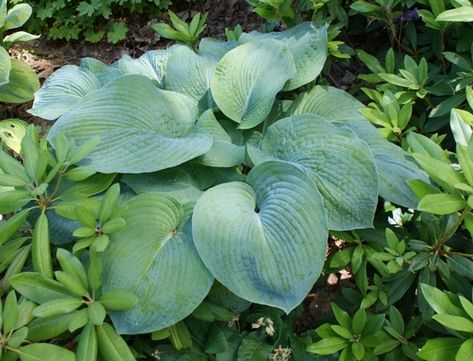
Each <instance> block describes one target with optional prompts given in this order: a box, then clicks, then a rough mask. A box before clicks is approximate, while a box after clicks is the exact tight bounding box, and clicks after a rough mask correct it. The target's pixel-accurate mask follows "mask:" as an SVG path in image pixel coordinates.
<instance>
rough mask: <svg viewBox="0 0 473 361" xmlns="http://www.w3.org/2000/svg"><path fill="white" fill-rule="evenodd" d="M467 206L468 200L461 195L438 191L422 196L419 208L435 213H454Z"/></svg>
mask: <svg viewBox="0 0 473 361" xmlns="http://www.w3.org/2000/svg"><path fill="white" fill-rule="evenodd" d="M466 207H467V203H466V201H465V200H464V199H463V198H462V197H461V196H459V195H456V194H447V193H437V194H427V195H426V196H425V197H424V198H422V199H421V201H420V203H419V206H418V209H419V210H421V211H424V212H429V213H433V214H452V213H455V212H458V211H460V210H462V209H464V208H466Z"/></svg>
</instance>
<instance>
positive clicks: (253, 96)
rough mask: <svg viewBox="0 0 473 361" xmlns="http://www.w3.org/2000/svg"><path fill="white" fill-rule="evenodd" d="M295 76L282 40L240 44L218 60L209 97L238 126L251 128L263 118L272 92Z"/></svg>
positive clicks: (271, 104)
mask: <svg viewBox="0 0 473 361" xmlns="http://www.w3.org/2000/svg"><path fill="white" fill-rule="evenodd" d="M295 75H296V68H295V64H294V58H293V56H292V55H291V53H290V52H289V51H288V50H287V48H286V47H285V46H284V44H283V43H282V42H280V41H277V40H273V39H267V40H264V41H256V42H251V43H247V44H243V45H241V46H238V47H237V48H235V49H233V50H231V51H229V52H228V53H227V54H225V56H224V57H223V58H222V59H221V60H220V62H219V63H218V65H217V68H216V69H215V71H214V74H213V77H212V80H211V90H212V96H213V98H214V100H215V102H216V103H217V105H218V107H219V108H220V110H221V111H222V112H223V113H224V114H225V115H226V116H227V117H229V118H230V119H232V120H233V121H235V122H237V123H239V124H240V125H239V128H241V129H249V128H253V127H255V126H256V125H258V124H260V123H261V122H263V121H264V120H265V119H266V117H267V116H268V114H269V112H270V111H271V108H272V106H273V103H274V99H275V97H276V94H277V93H278V92H279V91H280V90H281V89H282V88H283V86H284V84H285V83H286V81H287V80H289V79H291V78H293V77H294V76H295Z"/></svg>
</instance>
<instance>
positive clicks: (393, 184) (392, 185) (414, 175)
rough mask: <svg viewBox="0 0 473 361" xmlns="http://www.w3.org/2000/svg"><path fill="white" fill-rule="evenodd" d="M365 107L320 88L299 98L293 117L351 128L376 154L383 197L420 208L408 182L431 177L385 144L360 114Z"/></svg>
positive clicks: (344, 94) (344, 95) (399, 150)
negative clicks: (310, 116) (312, 116)
mask: <svg viewBox="0 0 473 361" xmlns="http://www.w3.org/2000/svg"><path fill="white" fill-rule="evenodd" d="M363 106H364V105H363V104H362V103H360V102H359V101H358V100H356V99H355V98H353V97H352V96H351V95H350V94H348V93H347V92H345V91H343V90H340V89H336V88H333V87H322V86H316V87H314V88H313V89H312V90H311V91H309V92H307V93H304V94H302V95H301V96H299V97H298V98H297V100H296V101H295V102H294V103H293V105H292V106H291V108H290V110H289V114H303V113H311V114H316V115H320V116H321V117H323V118H325V119H327V120H329V121H331V122H333V123H336V124H341V125H343V126H349V127H350V128H351V129H352V130H353V131H354V132H355V133H356V134H357V135H358V136H359V137H360V138H361V139H362V140H364V141H365V142H366V143H367V144H368V146H369V147H370V149H371V151H372V152H373V156H374V159H375V161H376V170H377V171H378V178H379V193H380V195H381V197H383V198H384V199H386V200H388V201H391V202H394V203H396V204H398V205H401V206H404V207H409V208H416V207H417V203H418V199H417V197H416V196H415V195H414V193H413V192H412V190H411V189H410V187H409V186H408V185H407V181H408V180H412V179H422V180H424V181H426V182H428V181H429V180H428V177H427V175H426V174H425V173H424V172H423V171H422V170H421V169H420V168H419V167H418V166H417V165H416V164H415V163H414V162H413V161H412V160H411V159H410V158H409V157H408V155H407V153H406V152H404V150H402V148H400V147H398V146H396V145H394V144H392V143H390V142H388V141H387V140H385V139H384V138H383V137H382V136H381V134H380V133H379V131H378V130H377V129H376V127H375V126H373V125H372V124H371V123H370V122H368V120H366V119H365V118H364V117H363V116H362V115H361V114H360V112H359V109H360V108H362V107H363Z"/></svg>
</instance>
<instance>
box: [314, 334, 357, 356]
mask: <svg viewBox="0 0 473 361" xmlns="http://www.w3.org/2000/svg"><path fill="white" fill-rule="evenodd" d="M348 345H349V342H348V340H346V339H344V338H343V337H328V338H324V339H322V340H320V341H318V342H316V343H313V344H311V345H309V346H308V347H307V351H308V352H312V353H316V354H319V355H330V354H333V353H335V352H338V351H340V350H342V349H344V348H345V347H347V346H348Z"/></svg>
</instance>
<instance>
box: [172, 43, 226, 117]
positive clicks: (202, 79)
mask: <svg viewBox="0 0 473 361" xmlns="http://www.w3.org/2000/svg"><path fill="white" fill-rule="evenodd" d="M216 66H217V60H215V59H214V58H211V57H205V56H201V55H197V54H196V53H195V52H194V51H193V50H191V49H190V48H189V47H188V46H184V45H182V46H175V47H174V51H173V52H172V54H171V55H170V56H169V61H168V64H167V68H166V81H165V83H166V84H165V88H166V89H168V90H173V91H176V92H179V93H182V94H185V95H187V96H189V97H191V98H192V99H194V100H195V101H196V102H198V103H200V104H199V108H201V109H202V110H206V109H208V108H209V107H211V106H214V105H215V104H214V103H213V100H212V95H211V93H210V79H211V77H212V74H213V71H214V69H215V67H216Z"/></svg>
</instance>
